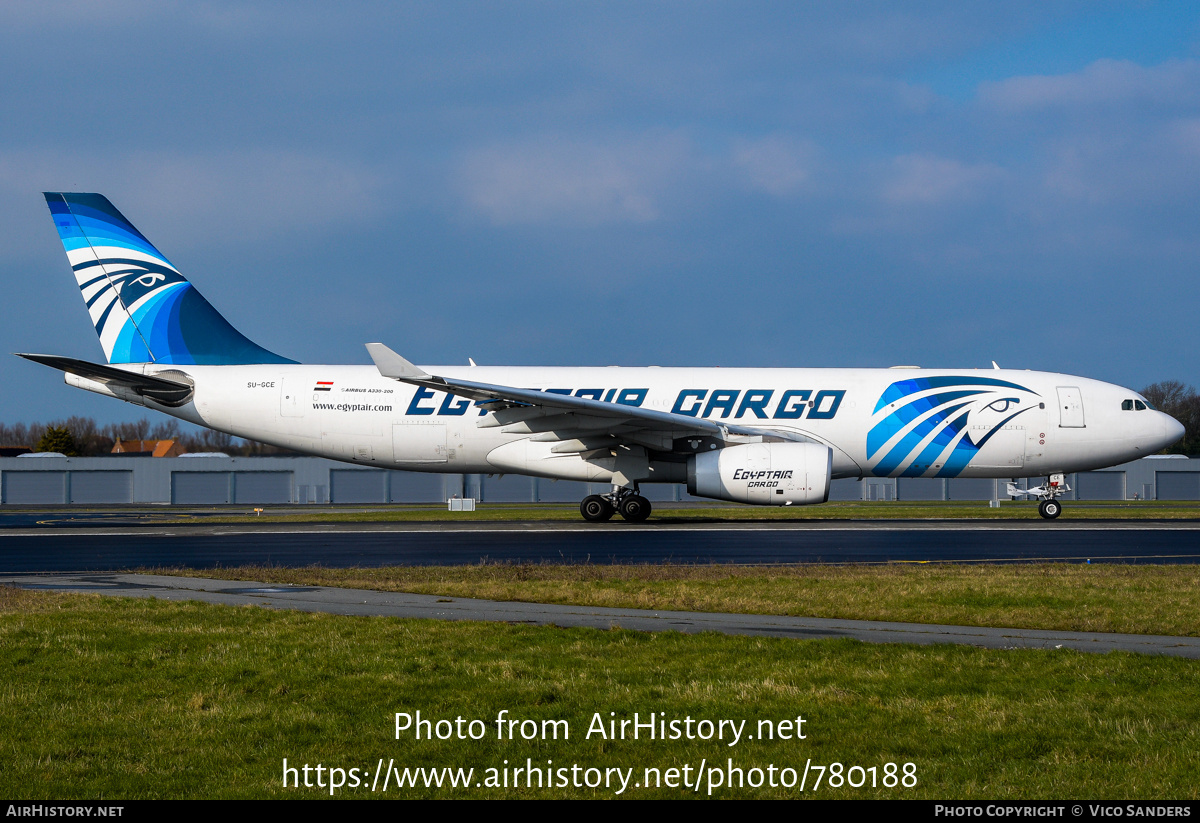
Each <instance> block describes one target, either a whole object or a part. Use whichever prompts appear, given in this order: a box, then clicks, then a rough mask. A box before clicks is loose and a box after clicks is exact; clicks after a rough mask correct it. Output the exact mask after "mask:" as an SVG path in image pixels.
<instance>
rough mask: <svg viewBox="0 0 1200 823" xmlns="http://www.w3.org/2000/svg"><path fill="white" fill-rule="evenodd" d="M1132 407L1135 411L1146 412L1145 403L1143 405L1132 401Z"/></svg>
mask: <svg viewBox="0 0 1200 823" xmlns="http://www.w3.org/2000/svg"><path fill="white" fill-rule="evenodd" d="M1133 407H1134V408H1135V409H1137V410H1138V411H1145V410H1146V404H1145V403H1143V402H1142V401H1141V400H1134V401H1133Z"/></svg>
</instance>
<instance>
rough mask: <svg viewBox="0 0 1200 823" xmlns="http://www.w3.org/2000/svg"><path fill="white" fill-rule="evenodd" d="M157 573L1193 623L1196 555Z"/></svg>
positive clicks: (650, 603) (1053, 625) (469, 593)
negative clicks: (1128, 560) (1181, 560)
mask: <svg viewBox="0 0 1200 823" xmlns="http://www.w3.org/2000/svg"><path fill="white" fill-rule="evenodd" d="M154 571H155V573H159V574H163V573H167V574H185V575H191V576H195V577H220V578H226V579H234V580H260V581H263V582H268V583H295V584H302V585H321V586H346V587H350V588H362V589H378V590H381V591H405V592H416V593H419V594H436V595H445V596H448V597H480V598H486V599H489V600H522V601H532V602H542V603H574V604H580V605H587V606H614V607H618V608H639V609H682V610H690V611H709V612H739V613H749V614H788V615H799V616H803V617H833V618H847V619H855V620H894V621H901V622H914V623H942V624H950V625H968V626H1006V627H1012V628H1026V629H1061V630H1068V631H1099V632H1122V633H1130V634H1165V635H1189V636H1195V635H1198V634H1200V566H1197V565H1187V566H1158V565H1155V566H1122V565H1114V564H1065V563H1060V564H1043V565H984V566H965V565H955V564H936V565H934V564H919V565H915V564H913V565H910V564H896V565H888V566H802V567H787V566H783V567H781V566H768V567H746V566H727V565H720V566H681V565H661V566H616V565H614V566H602V565H571V566H557V565H528V564H490V565H477V566H434V567H429V566H396V567H389V568H372V569H362V568H359V569H328V568H299V569H293V568H282V567H241V568H228V569H204V570H199V571H188V570H178V569H175V570H171V569H165V570H164V569H157V570H154Z"/></svg>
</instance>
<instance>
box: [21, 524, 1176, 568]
mask: <svg viewBox="0 0 1200 823" xmlns="http://www.w3.org/2000/svg"><path fill="white" fill-rule="evenodd" d="M481 562H498V563H603V564H609V563H634V564H641V563H650V564H659V563H705V564H707V563H737V564H813V563H929V562H998V563H1013V562H1070V563H1085V562H1092V563H1100V562H1109V563H1196V562H1200V524H1197V523H1190V522H1189V523H1173V522H1162V523H1147V522H1145V521H1111V522H1100V521H1093V522H1091V523H1081V522H1078V521H1076V522H1072V523H1068V522H1061V521H1060V522H1055V523H1048V524H1042V523H1038V522H1033V521H1007V522H1003V521H1002V522H996V521H992V522H984V521H976V522H974V523H971V522H965V521H942V522H930V521H891V522H886V521H861V522H849V523H848V522H844V521H839V522H829V521H824V522H812V521H803V522H790V523H771V524H767V523H761V522H760V523H754V524H740V523H720V524H698V525H678V524H676V525H672V524H661V523H646V524H624V523H615V524H604V525H595V524H585V523H579V524H575V523H562V524H558V523H528V524H521V523H493V524H465V523H450V524H444V525H443V524H431V523H402V524H332V525H320V526H314V525H301V524H297V525H295V526H280V525H264V526H261V527H250V526H236V527H235V526H208V527H205V526H184V527H152V526H150V527H141V528H119V527H118V528H92V529H62V528H50V527H42V528H40V529H8V530H5V531H3V532H0V573H5V574H28V573H35V572H89V571H90V572H99V571H117V570H125V569H138V568H160V567H161V568H170V567H184V568H192V569H205V568H214V567H217V566H225V567H228V566H240V565H247V564H253V565H268V566H271V565H273V566H308V565H320V566H327V567H348V566H386V565H459V564H476V563H481Z"/></svg>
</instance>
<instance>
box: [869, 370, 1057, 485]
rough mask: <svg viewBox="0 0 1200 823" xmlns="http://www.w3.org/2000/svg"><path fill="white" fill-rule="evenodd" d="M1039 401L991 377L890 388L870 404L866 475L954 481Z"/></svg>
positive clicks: (899, 383) (909, 383)
mask: <svg viewBox="0 0 1200 823" xmlns="http://www.w3.org/2000/svg"><path fill="white" fill-rule="evenodd" d="M1014 394H1016V395H1017V396H1013V395H1014ZM1039 397H1040V395H1039V394H1038V393H1037V392H1035V391H1032V390H1031V389H1029V388H1026V387H1025V386H1021V385H1018V384H1016V383H1011V382H1009V381H1007V380H998V379H995V378H991V377H971V376H962V377H954V376H947V377H918V378H914V379H910V380H899V381H897V382H895V383H892V384H891V385H890V386H888V387H887V389H886V390H885V391H884V392H883V394H882V395H880V397H879V402H877V403H876V404H875V410H874V412H873V413H872V416H871V428H870V430H869V431H868V432H867V459H868V460H869V461H871V470H872V472H873V473H874V474H875V475H877V476H892V475H898V476H900V477H921V476H923V475H925V474H927V473H929V472H931V471H933V474H932V476H933V477H956V476H958V475H959V474H960V473H961V472H962V471H963V469H965V468H966V467H967V464H969V463H970V462H971V459H972V458H974V457H975V455H976V454H978V453H979V451H980V449H982V448H983V447H984V445H985V444H987V442H988V441H989V440H990V439H991V438H992V436H993V435H994V434H995V433H996V432H998V431H999V430H1000V429H1001V428H1003V427H1004V426H1005V425H1007V424H1008V423H1010V422H1011V421H1012V420H1013V419H1014V418H1016V417H1017V416H1019V415H1021V414H1024V413H1025V412H1027V411H1029V410H1030V409H1033V408H1037V405H1038V402H1039V401H1038V400H1037V398H1039ZM935 469H936V470H935Z"/></svg>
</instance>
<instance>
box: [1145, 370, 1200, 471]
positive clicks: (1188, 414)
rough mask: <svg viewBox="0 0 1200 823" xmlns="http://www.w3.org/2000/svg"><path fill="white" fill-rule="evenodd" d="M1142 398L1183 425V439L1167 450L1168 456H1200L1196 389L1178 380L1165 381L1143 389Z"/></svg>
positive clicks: (1199, 407) (1198, 403) (1198, 398)
mask: <svg viewBox="0 0 1200 823" xmlns="http://www.w3.org/2000/svg"><path fill="white" fill-rule="evenodd" d="M1142 397H1145V398H1146V399H1147V400H1149V401H1150V404H1151V405H1152V406H1154V407H1155V408H1156V409H1158V410H1159V411H1161V412H1166V413H1167V414H1169V415H1171V416H1172V417H1174V418H1175V419H1176V420H1178V421H1179V422H1180V423H1182V424H1183V429H1184V433H1183V439H1182V440H1180V441H1179V442H1178V443H1176V444H1175V445H1174V446H1171V447H1169V448H1167V449H1165V452H1166V453H1167V454H1200V395H1197V394H1196V389H1195V388H1193V387H1192V386H1188V385H1186V384H1184V383H1181V382H1180V381H1178V380H1163V381H1162V382H1160V383H1153V384H1151V385H1149V386H1147V387H1146V388H1144V389H1142Z"/></svg>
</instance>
